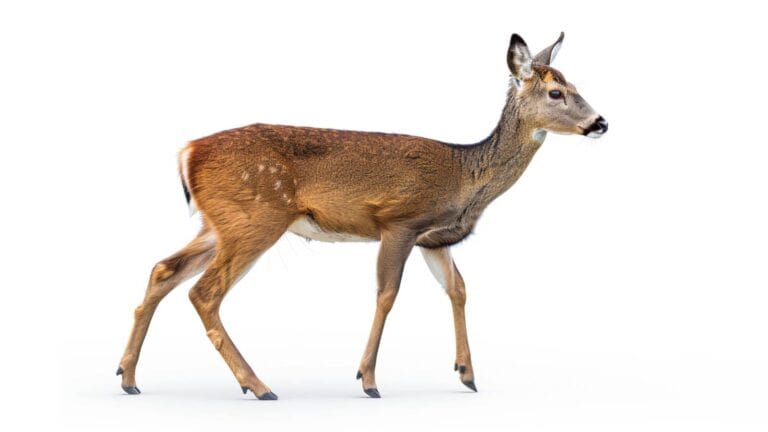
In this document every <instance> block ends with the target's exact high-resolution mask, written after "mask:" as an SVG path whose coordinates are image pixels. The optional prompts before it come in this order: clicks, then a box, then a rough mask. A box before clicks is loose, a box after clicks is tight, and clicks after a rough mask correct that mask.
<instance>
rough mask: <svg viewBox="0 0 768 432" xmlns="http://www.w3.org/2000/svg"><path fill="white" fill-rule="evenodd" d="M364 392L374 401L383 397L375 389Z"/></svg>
mask: <svg viewBox="0 0 768 432" xmlns="http://www.w3.org/2000/svg"><path fill="white" fill-rule="evenodd" d="M363 391H364V392H365V394H367V395H368V396H370V397H372V398H374V399H379V398H380V397H381V395H380V394H379V390H377V389H375V388H369V389H363Z"/></svg>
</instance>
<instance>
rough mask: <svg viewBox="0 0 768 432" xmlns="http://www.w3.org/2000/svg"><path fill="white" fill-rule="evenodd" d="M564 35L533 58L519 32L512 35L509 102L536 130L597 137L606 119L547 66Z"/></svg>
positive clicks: (600, 134)
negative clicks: (511, 82)
mask: <svg viewBox="0 0 768 432" xmlns="http://www.w3.org/2000/svg"><path fill="white" fill-rule="evenodd" d="M564 36H565V35H564V34H563V33H560V37H559V38H558V39H557V41H555V43H553V44H552V45H550V46H549V47H547V48H545V49H544V50H543V51H541V52H540V53H538V54H537V55H536V56H535V57H531V53H530V51H528V46H527V45H526V44H525V41H523V38H521V37H520V36H519V35H518V34H513V35H512V38H511V40H510V42H509V50H508V51H507V64H508V65H509V70H510V72H511V73H512V81H513V84H512V86H511V88H510V95H509V100H508V103H514V104H515V107H516V110H517V112H518V115H519V117H520V119H521V121H524V122H526V123H527V124H528V126H529V127H530V128H532V129H533V130H534V131H536V132H535V133H538V132H541V131H547V132H554V133H559V134H580V135H586V136H588V137H590V138H599V137H601V136H602V135H603V134H604V133H605V132H606V131H608V122H607V121H605V119H604V118H603V117H602V116H601V115H599V114H597V113H596V112H595V111H594V110H593V109H592V107H591V106H589V104H588V103H587V101H585V100H584V98H582V97H581V95H580V94H579V92H578V91H577V90H576V87H574V86H573V84H571V83H569V82H568V81H566V80H565V77H564V76H563V74H562V73H560V71H558V70H557V69H555V68H553V67H551V66H550V64H552V61H553V60H554V59H555V56H556V55H557V52H558V51H559V50H560V46H561V44H562V43H563V37H564Z"/></svg>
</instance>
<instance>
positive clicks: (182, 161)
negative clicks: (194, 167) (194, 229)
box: [179, 146, 197, 216]
mask: <svg viewBox="0 0 768 432" xmlns="http://www.w3.org/2000/svg"><path fill="white" fill-rule="evenodd" d="M191 153H192V147H190V146H187V147H185V148H184V149H182V150H181V152H180V153H179V172H180V173H181V181H182V182H184V187H185V188H187V192H188V193H189V215H190V216H192V215H193V214H195V213H196V212H197V204H196V203H195V197H194V196H192V189H191V188H190V186H189V155H190V154H191Z"/></svg>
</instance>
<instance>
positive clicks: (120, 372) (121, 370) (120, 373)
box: [115, 366, 123, 375]
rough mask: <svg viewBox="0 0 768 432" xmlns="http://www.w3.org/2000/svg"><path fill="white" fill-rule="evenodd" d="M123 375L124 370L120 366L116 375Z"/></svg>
mask: <svg viewBox="0 0 768 432" xmlns="http://www.w3.org/2000/svg"><path fill="white" fill-rule="evenodd" d="M122 374H123V368H122V367H121V366H118V368H117V372H116V373H115V375H122Z"/></svg>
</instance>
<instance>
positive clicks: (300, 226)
mask: <svg viewBox="0 0 768 432" xmlns="http://www.w3.org/2000/svg"><path fill="white" fill-rule="evenodd" d="M288 231H290V232H292V233H294V234H296V235H298V236H301V237H304V238H306V239H307V240H317V241H322V242H369V241H376V239H373V238H368V237H362V236H359V235H355V234H349V233H342V232H333V231H323V229H322V228H320V227H319V226H318V225H317V223H315V221H314V220H312V219H311V218H309V217H307V216H302V217H300V218H298V219H296V220H295V221H294V222H293V223H292V224H291V225H290V226H289V227H288Z"/></svg>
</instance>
